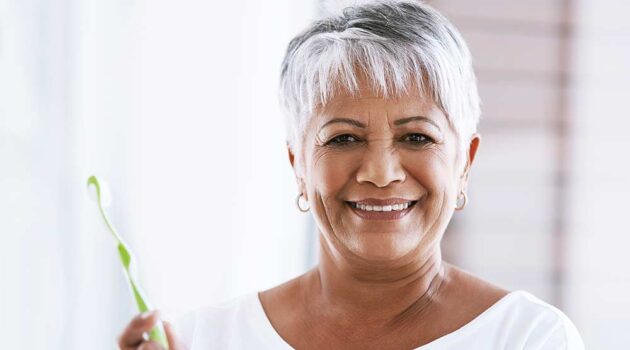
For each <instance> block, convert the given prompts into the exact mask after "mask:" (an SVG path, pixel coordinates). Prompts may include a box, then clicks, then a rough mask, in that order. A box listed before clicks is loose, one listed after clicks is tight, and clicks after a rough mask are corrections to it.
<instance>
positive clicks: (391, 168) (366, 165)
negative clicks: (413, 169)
mask: <svg viewBox="0 0 630 350" xmlns="http://www.w3.org/2000/svg"><path fill="white" fill-rule="evenodd" d="M356 176H357V182H358V183H366V182H371V183H372V184H374V185H375V186H376V187H386V186H388V185H389V184H391V183H392V182H396V181H399V182H404V181H405V177H406V175H405V171H404V169H403V167H402V165H401V164H400V159H399V155H398V153H397V152H396V150H395V149H393V148H391V147H388V146H383V145H378V146H376V145H374V146H370V147H369V148H368V150H367V151H366V152H365V153H364V155H363V160H362V163H361V166H360V167H359V170H358V171H357V175H356Z"/></svg>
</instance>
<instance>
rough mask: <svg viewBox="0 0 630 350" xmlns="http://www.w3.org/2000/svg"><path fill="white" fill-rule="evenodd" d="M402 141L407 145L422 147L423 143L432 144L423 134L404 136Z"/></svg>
mask: <svg viewBox="0 0 630 350" xmlns="http://www.w3.org/2000/svg"><path fill="white" fill-rule="evenodd" d="M403 141H408V142H409V143H411V144H414V145H422V144H425V143H431V142H433V140H432V139H431V138H430V137H428V136H426V135H423V134H407V135H405V137H403Z"/></svg>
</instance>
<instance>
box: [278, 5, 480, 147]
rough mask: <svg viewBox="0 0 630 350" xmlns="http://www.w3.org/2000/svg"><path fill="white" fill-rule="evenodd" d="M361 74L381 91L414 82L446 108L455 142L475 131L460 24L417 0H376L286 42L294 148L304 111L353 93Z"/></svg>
mask: <svg viewBox="0 0 630 350" xmlns="http://www.w3.org/2000/svg"><path fill="white" fill-rule="evenodd" d="M359 72H361V73H362V74H365V77H366V78H367V79H368V81H369V82H371V84H372V88H373V90H374V91H376V92H377V93H379V94H381V95H382V96H383V97H388V96H401V95H403V94H405V93H406V92H407V91H409V88H410V87H411V85H412V84H416V86H417V87H418V88H419V89H420V92H421V93H422V95H425V96H431V97H432V99H433V101H434V102H435V103H436V105H437V106H438V107H439V108H440V109H441V110H442V111H443V112H444V113H445V115H446V116H447V119H448V121H449V124H450V125H451V127H452V128H453V130H455V132H456V133H457V135H458V137H459V139H460V141H462V140H463V139H464V137H467V136H468V137H470V136H471V135H472V134H473V133H474V132H476V130H477V124H478V122H479V116H480V101H479V95H478V93H477V82H476V78H475V73H474V71H473V67H472V59H471V55H470V51H469V50H468V47H467V46H466V43H465V42H464V40H463V39H462V37H461V35H460V34H459V32H458V31H457V29H456V28H455V27H454V26H453V25H452V24H451V23H450V22H449V21H448V20H447V19H446V18H445V17H444V16H442V15H441V14H440V13H439V12H437V11H436V10H435V9H433V8H432V7H430V6H429V5H426V4H424V3H422V2H419V1H413V0H376V1H372V2H368V3H364V4H361V5H355V6H351V7H346V8H345V9H343V11H342V13H340V14H336V15H331V16H329V17H326V18H323V19H320V20H317V21H315V22H313V23H312V24H311V25H310V26H309V27H307V28H306V29H305V30H304V31H303V32H301V33H300V34H298V35H297V36H296V37H295V38H293V40H291V42H290V43H289V46H288V49H287V52H286V55H285V58H284V60H283V62H282V69H281V75H280V102H281V105H282V108H283V110H284V113H285V116H286V117H287V123H286V124H287V142H288V144H289V146H290V147H291V148H292V149H294V148H295V146H297V145H296V142H298V143H299V144H301V141H302V140H303V137H304V134H305V130H304V129H305V126H306V122H307V120H308V117H309V116H310V115H311V114H312V113H313V111H314V110H315V108H316V107H317V106H318V105H324V104H326V102H327V101H329V99H330V98H331V97H333V96H334V95H335V93H336V92H338V91H337V90H336V89H337V88H339V87H341V88H344V89H346V91H348V92H350V93H351V94H353V95H355V94H356V93H357V92H358V79H359V77H358V76H357V73H359ZM464 144H465V143H463V142H460V145H461V146H462V148H461V149H463V148H464Z"/></svg>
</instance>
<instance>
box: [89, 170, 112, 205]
mask: <svg viewBox="0 0 630 350" xmlns="http://www.w3.org/2000/svg"><path fill="white" fill-rule="evenodd" d="M90 185H92V186H90ZM87 186H88V189H89V190H88V193H89V196H90V198H91V199H92V200H93V201H95V202H97V203H100V204H101V206H102V207H104V208H105V207H109V206H110V205H111V204H112V195H111V191H110V189H109V184H108V183H107V181H105V180H100V181H99V180H98V178H97V177H96V176H94V175H92V176H90V177H89V178H88V181H87Z"/></svg>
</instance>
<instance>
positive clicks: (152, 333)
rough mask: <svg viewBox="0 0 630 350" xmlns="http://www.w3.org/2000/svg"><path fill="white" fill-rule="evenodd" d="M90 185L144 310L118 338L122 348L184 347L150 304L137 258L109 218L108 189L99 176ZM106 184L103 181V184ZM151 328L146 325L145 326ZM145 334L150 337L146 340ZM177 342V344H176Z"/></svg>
mask: <svg viewBox="0 0 630 350" xmlns="http://www.w3.org/2000/svg"><path fill="white" fill-rule="evenodd" d="M87 185H88V187H91V188H93V190H94V191H92V192H90V193H91V194H94V197H93V198H94V200H95V201H96V202H97V204H98V209H99V211H100V213H101V216H102V217H103V220H104V221H105V224H106V226H107V228H108V229H109V231H110V232H111V234H112V237H113V238H114V242H115V243H116V247H117V250H118V255H119V258H120V262H121V263H122V266H123V271H124V272H125V276H126V277H127V281H128V282H129V286H130V291H131V293H132V296H133V299H134V301H135V303H136V306H137V307H138V311H140V312H141V314H139V315H138V316H136V317H135V318H133V319H132V320H131V322H130V323H129V325H128V326H127V328H126V329H125V331H124V332H123V334H121V336H120V337H119V345H120V348H121V349H123V350H128V349H165V350H184V349H183V347H181V346H173V344H179V342H177V339H176V338H175V337H174V335H173V332H172V331H171V330H170V329H169V331H168V332H167V331H166V329H165V328H166V327H165V326H164V325H163V323H162V321H160V319H159V317H158V316H157V312H156V311H155V310H153V311H151V310H152V306H151V304H150V303H149V300H148V298H147V297H146V295H145V293H144V292H143V290H142V288H141V287H140V284H139V282H138V277H137V271H136V270H137V266H136V259H135V257H134V255H133V254H132V253H131V250H130V249H129V247H128V245H127V244H126V243H125V242H124V241H123V239H122V237H121V236H120V234H119V233H118V231H117V230H116V228H114V225H113V224H112V222H111V221H110V220H109V217H108V216H107V213H106V212H105V209H104V207H105V206H106V205H107V203H108V202H109V201H108V200H107V199H106V198H108V197H109V195H108V193H107V192H108V191H107V190H106V189H105V188H104V189H103V190H104V191H103V192H104V193H101V190H102V189H101V183H100V181H99V180H98V178H97V177H96V176H90V177H89V178H88V181H87ZM103 185H104V184H103ZM147 326H148V327H149V328H146V327H147ZM145 334H147V335H148V336H147V337H146V340H148V341H144V340H145ZM173 342H174V343H173Z"/></svg>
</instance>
